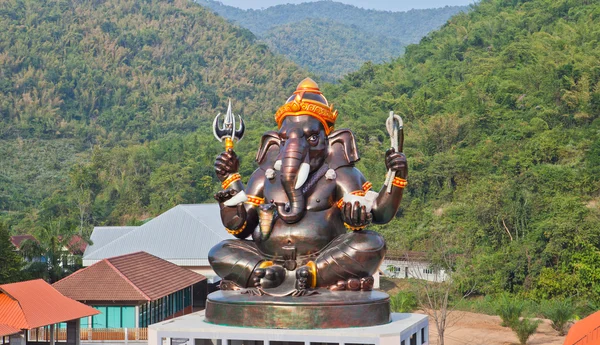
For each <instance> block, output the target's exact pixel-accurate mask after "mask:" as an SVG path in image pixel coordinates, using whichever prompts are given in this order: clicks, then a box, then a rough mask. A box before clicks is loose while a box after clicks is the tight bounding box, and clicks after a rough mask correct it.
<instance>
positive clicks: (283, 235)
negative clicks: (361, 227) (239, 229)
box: [257, 207, 346, 257]
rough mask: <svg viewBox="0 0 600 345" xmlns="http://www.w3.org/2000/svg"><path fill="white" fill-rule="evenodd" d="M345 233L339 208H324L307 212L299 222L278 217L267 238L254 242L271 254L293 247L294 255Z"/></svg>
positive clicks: (284, 252)
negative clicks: (288, 221)
mask: <svg viewBox="0 0 600 345" xmlns="http://www.w3.org/2000/svg"><path fill="white" fill-rule="evenodd" d="M345 232H346V229H345V227H344V224H343V222H342V220H341V217H340V211H339V209H338V208H337V207H331V208H329V209H326V210H323V211H312V212H311V211H308V212H306V215H305V216H304V218H302V220H301V221H299V222H298V223H294V224H287V223H285V222H284V221H283V220H281V219H278V220H277V221H276V222H275V224H274V225H273V230H272V232H271V235H270V237H269V239H267V240H266V241H263V242H261V243H257V245H258V247H259V249H260V250H261V251H262V252H263V253H265V254H268V255H272V256H274V257H283V256H286V255H289V253H290V250H289V248H290V247H295V250H296V253H295V254H296V256H303V255H309V254H314V253H316V252H318V251H319V250H321V249H323V248H324V247H325V246H326V245H327V244H329V242H331V241H332V240H333V239H334V238H336V237H337V236H339V235H341V234H343V233H345ZM284 247H287V248H288V249H284Z"/></svg>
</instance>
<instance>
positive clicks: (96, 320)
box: [92, 307, 106, 328]
mask: <svg viewBox="0 0 600 345" xmlns="http://www.w3.org/2000/svg"><path fill="white" fill-rule="evenodd" d="M94 309H97V310H98V311H100V314H97V315H94V316H92V328H106V307H94Z"/></svg>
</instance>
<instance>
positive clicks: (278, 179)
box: [209, 78, 407, 296]
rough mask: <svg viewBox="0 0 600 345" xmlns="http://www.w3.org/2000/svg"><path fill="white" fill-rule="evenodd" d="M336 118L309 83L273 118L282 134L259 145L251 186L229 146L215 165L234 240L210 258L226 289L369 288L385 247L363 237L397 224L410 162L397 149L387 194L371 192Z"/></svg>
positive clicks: (389, 158)
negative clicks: (373, 228)
mask: <svg viewBox="0 0 600 345" xmlns="http://www.w3.org/2000/svg"><path fill="white" fill-rule="evenodd" d="M337 117H338V112H337V110H334V109H333V105H330V104H329V102H328V101H327V99H326V98H325V97H324V96H323V94H322V92H321V91H320V89H319V87H318V85H317V84H316V83H315V82H314V81H313V80H311V79H310V78H307V79H305V80H303V81H302V82H300V84H299V85H298V87H297V89H296V91H295V92H294V93H293V95H291V96H290V97H289V98H288V100H287V102H286V103H285V104H284V105H283V106H282V107H281V108H280V109H279V110H278V111H277V112H276V114H275V121H276V123H277V127H278V130H277V131H272V132H267V133H265V134H264V135H263V136H262V139H261V142H260V147H259V149H258V152H257V154H256V161H257V163H258V169H256V171H254V173H253V174H252V176H250V178H249V180H248V183H247V184H246V185H244V184H243V183H242V181H241V176H240V174H239V173H238V168H239V159H238V157H237V156H236V154H235V152H234V151H233V149H232V148H231V146H230V148H229V149H227V150H226V151H225V152H223V153H221V154H220V155H219V156H218V157H217V158H216V162H215V170H216V174H217V176H218V178H219V179H220V181H221V182H222V187H223V190H221V191H219V192H218V193H217V194H216V195H215V198H216V199H217V201H218V202H219V205H220V208H221V219H222V221H223V225H224V226H225V227H226V230H227V231H228V232H229V233H230V234H231V235H233V236H234V237H236V238H235V239H228V240H225V241H223V242H221V243H219V244H217V245H216V246H215V247H213V248H212V249H211V251H210V253H209V261H210V265H211V266H212V268H213V270H214V271H215V272H216V273H217V274H218V275H219V276H220V277H221V278H222V283H221V289H229V290H238V289H239V290H243V291H246V290H249V291H254V292H257V291H259V293H260V294H272V295H277V294H281V295H286V296H287V295H294V296H301V295H305V294H309V292H310V291H318V289H319V288H327V289H330V290H354V291H361V290H362V291H368V290H371V289H372V288H373V274H375V272H376V271H377V269H378V268H379V265H380V264H381V262H382V261H383V258H384V256H385V253H386V244H385V241H384V239H383V237H382V236H381V235H379V234H378V233H377V232H374V231H371V230H368V229H367V228H368V226H369V225H370V224H372V223H373V224H384V223H387V222H389V221H390V220H391V219H392V218H393V217H394V216H395V214H396V212H397V210H398V207H399V205H400V200H401V199H402V192H403V188H404V187H405V186H406V176H407V163H406V157H405V156H404V154H403V153H401V152H399V151H400V150H397V149H393V148H392V149H389V150H388V151H387V152H386V153H385V162H382V164H383V163H385V166H386V168H387V169H388V171H389V172H388V173H389V174H392V176H388V179H387V181H389V182H388V185H390V186H391V188H388V186H385V185H384V186H383V187H382V189H381V190H380V191H379V192H375V191H373V190H372V184H371V183H370V182H368V181H367V179H366V178H365V176H364V175H363V174H362V173H361V172H360V171H359V170H358V169H357V168H356V167H355V163H356V162H357V161H358V160H359V155H358V151H357V147H356V142H355V139H354V135H353V134H352V132H351V131H350V130H347V129H340V130H334V127H335V122H336V119H337Z"/></svg>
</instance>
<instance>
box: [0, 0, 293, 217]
mask: <svg viewBox="0 0 600 345" xmlns="http://www.w3.org/2000/svg"><path fill="white" fill-rule="evenodd" d="M300 76H301V74H300V73H299V71H298V68H297V67H296V66H295V65H294V64H293V63H291V62H289V61H287V60H285V59H284V58H282V57H279V56H275V55H273V54H272V53H271V52H270V51H269V49H268V48H267V47H266V46H265V45H264V44H257V43H256V42H255V38H254V35H252V33H250V32H249V31H248V30H245V29H241V28H236V27H234V26H232V25H230V24H229V23H227V22H226V21H225V20H224V19H222V18H220V17H218V16H216V15H214V14H213V13H212V12H210V11H208V10H206V9H204V8H202V7H200V6H198V5H196V4H194V3H189V2H187V1H184V0H179V1H136V0H126V1H118V2H115V1H100V2H94V1H75V2H73V1H64V0H33V1H21V0H9V1H2V2H0V152H2V153H1V154H0V166H1V168H0V209H1V210H15V209H16V210H20V209H24V208H26V207H29V206H31V205H35V204H37V203H39V201H40V200H41V199H43V198H44V197H47V196H48V195H49V194H51V193H52V192H53V191H54V190H55V189H58V188H61V189H62V188H64V186H65V184H66V173H65V171H64V169H65V167H67V168H68V166H70V164H71V163H72V162H73V161H74V159H75V158H76V154H77V153H79V152H82V151H87V153H86V156H89V151H90V150H91V148H92V147H93V146H94V145H99V146H101V147H112V146H114V145H129V144H132V143H141V142H145V141H148V140H153V139H157V138H161V137H164V136H165V135H167V134H168V133H186V132H187V133H189V132H193V131H194V130H195V129H196V128H198V127H200V126H207V124H208V123H209V122H210V121H211V120H212V117H213V116H214V115H215V114H216V113H217V111H223V110H222V107H223V105H224V104H226V103H227V99H228V98H231V99H233V100H234V102H233V105H234V108H235V110H236V111H238V112H243V113H244V114H245V115H246V116H249V115H251V116H252V117H253V118H256V119H262V118H265V117H267V116H270V114H272V113H273V111H274V110H275V109H276V106H277V105H278V103H279V99H282V98H284V97H285V96H286V93H285V92H284V89H282V86H283V87H290V86H293V85H295V84H296V83H297V80H298V79H300ZM242 109H243V111H242ZM57 139H60V140H57Z"/></svg>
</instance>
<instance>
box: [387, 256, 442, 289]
mask: <svg viewBox="0 0 600 345" xmlns="http://www.w3.org/2000/svg"><path fill="white" fill-rule="evenodd" d="M379 269H380V270H381V271H382V272H383V274H384V275H385V276H387V277H392V278H414V279H423V280H428V281H433V282H443V281H445V280H446V279H447V278H448V276H447V274H446V271H445V270H443V269H439V268H435V267H432V265H431V263H430V262H429V261H428V259H427V255H426V254H425V253H423V252H413V251H408V252H405V253H401V254H398V253H392V254H390V255H387V256H386V257H385V259H384V260H383V263H382V264H381V266H380V268H379Z"/></svg>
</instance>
